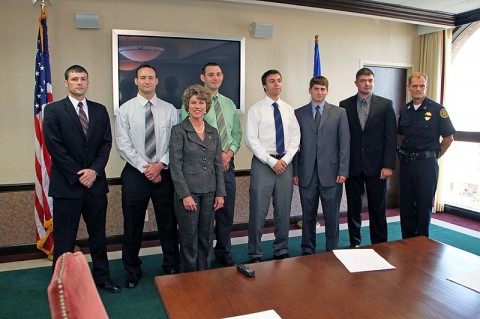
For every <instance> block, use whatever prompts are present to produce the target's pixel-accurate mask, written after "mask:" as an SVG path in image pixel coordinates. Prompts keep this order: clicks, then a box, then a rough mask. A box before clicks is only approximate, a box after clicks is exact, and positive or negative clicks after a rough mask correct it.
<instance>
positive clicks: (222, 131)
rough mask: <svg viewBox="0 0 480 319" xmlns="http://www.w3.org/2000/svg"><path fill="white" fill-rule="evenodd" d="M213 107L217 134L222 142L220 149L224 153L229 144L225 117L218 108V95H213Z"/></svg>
mask: <svg viewBox="0 0 480 319" xmlns="http://www.w3.org/2000/svg"><path fill="white" fill-rule="evenodd" d="M213 109H214V110H215V116H216V118H217V128H218V134H219V135H220V143H221V144H222V151H224V152H225V153H226V152H228V149H229V148H230V145H229V144H228V135H227V127H226V126H225V119H224V118H223V114H222V110H221V108H220V102H218V96H214V97H213Z"/></svg>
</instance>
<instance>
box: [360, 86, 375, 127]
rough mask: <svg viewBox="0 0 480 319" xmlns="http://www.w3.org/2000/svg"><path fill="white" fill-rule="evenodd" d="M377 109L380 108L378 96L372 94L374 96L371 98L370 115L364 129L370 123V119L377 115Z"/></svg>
mask: <svg viewBox="0 0 480 319" xmlns="http://www.w3.org/2000/svg"><path fill="white" fill-rule="evenodd" d="M377 110H378V104H377V97H376V96H375V95H373V94H372V98H371V99H370V108H369V110H368V116H367V121H366V122H365V128H364V130H365V129H366V128H367V126H368V123H370V122H371V120H370V119H371V118H372V117H374V116H375V113H376V112H377ZM357 117H358V116H357ZM358 123H360V120H359V121H358Z"/></svg>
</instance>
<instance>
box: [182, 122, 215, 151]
mask: <svg viewBox="0 0 480 319" xmlns="http://www.w3.org/2000/svg"><path fill="white" fill-rule="evenodd" d="M182 123H183V127H184V129H185V131H187V136H188V138H189V140H190V141H192V142H193V143H195V144H198V145H200V146H202V147H207V146H208V145H210V144H211V143H212V142H213V140H214V139H213V137H212V134H213V132H212V131H211V130H210V128H207V127H205V138H204V139H203V141H202V140H201V139H200V137H199V136H198V134H197V132H195V129H194V127H193V125H192V123H191V122H190V121H183V122H182ZM205 126H206V124H205Z"/></svg>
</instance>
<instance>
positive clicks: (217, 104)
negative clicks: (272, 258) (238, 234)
mask: <svg viewBox="0 0 480 319" xmlns="http://www.w3.org/2000/svg"><path fill="white" fill-rule="evenodd" d="M223 78H224V74H223V72H222V68H221V67H220V65H219V64H218V63H216V62H208V63H206V64H205V65H204V66H203V68H202V73H201V74H200V80H202V82H203V84H204V86H205V87H206V88H208V89H209V90H210V92H211V93H212V108H210V111H209V112H208V113H207V114H205V117H204V119H205V121H207V123H208V124H210V125H212V126H213V127H215V128H216V129H217V130H218V134H219V136H220V141H221V144H222V164H223V176H224V178H225V189H226V191H227V196H226V197H225V204H224V207H223V208H220V209H219V210H217V212H216V213H215V239H216V245H215V247H214V252H215V258H216V260H217V261H218V262H219V263H221V264H223V265H225V266H233V265H234V264H235V260H234V259H233V256H232V244H231V239H230V235H231V232H232V225H233V217H234V210H235V192H236V189H237V187H236V183H235V163H234V155H235V154H236V153H237V152H238V149H239V148H240V142H241V140H242V125H241V123H240V119H239V117H238V114H237V107H236V106H235V103H234V102H233V101H232V100H231V99H229V98H228V97H226V96H224V95H222V94H220V93H219V92H218V91H219V89H220V87H221V86H222V83H223ZM187 116H188V114H187V112H185V107H184V106H182V120H183V119H185V118H186V117H187Z"/></svg>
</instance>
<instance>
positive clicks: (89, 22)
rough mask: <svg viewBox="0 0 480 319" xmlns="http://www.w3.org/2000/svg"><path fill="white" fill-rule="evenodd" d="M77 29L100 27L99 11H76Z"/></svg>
mask: <svg viewBox="0 0 480 319" xmlns="http://www.w3.org/2000/svg"><path fill="white" fill-rule="evenodd" d="M75 27H76V28H77V29H99V28H100V15H99V14H98V13H97V12H75Z"/></svg>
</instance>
